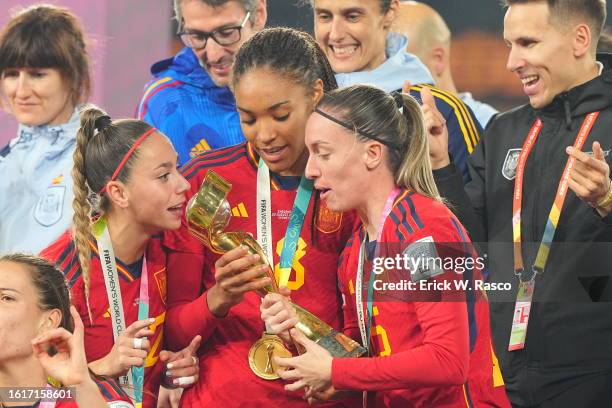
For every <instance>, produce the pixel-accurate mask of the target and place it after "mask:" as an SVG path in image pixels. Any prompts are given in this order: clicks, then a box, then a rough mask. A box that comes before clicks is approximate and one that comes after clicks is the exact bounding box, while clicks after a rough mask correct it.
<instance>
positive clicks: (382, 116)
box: [262, 85, 493, 407]
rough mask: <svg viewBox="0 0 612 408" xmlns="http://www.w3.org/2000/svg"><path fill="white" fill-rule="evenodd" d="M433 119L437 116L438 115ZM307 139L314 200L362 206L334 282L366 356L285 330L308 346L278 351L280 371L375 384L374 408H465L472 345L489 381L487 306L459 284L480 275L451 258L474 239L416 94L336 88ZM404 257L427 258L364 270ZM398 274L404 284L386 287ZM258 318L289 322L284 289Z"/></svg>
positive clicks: (276, 324) (311, 386)
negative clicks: (433, 157) (445, 197)
mask: <svg viewBox="0 0 612 408" xmlns="http://www.w3.org/2000/svg"><path fill="white" fill-rule="evenodd" d="M425 93H427V92H425ZM430 99H431V95H426V96H424V101H430ZM434 121H437V123H439V124H442V123H443V120H442V118H441V117H439V116H438V117H435V118H433V119H432V123H434ZM306 144H307V146H308V149H309V151H310V157H309V161H308V164H307V166H306V174H307V176H308V177H310V178H312V179H314V183H315V188H317V189H318V190H319V191H320V192H321V199H322V200H323V201H325V203H326V205H327V206H328V207H329V208H330V209H332V210H333V211H349V210H352V209H354V210H357V212H358V214H359V217H360V219H361V222H362V224H363V226H362V228H361V229H360V230H359V231H357V232H356V233H355V234H354V236H353V237H352V239H351V240H350V241H349V243H348V244H347V248H346V249H345V251H344V253H343V257H342V262H341V264H340V267H339V271H338V278H339V281H340V284H341V290H342V292H343V294H344V296H345V299H346V304H345V333H346V334H348V335H351V336H352V337H353V338H361V340H362V343H363V344H364V345H365V346H367V347H369V348H370V352H371V357H370V358H361V359H353V358H348V359H335V358H332V357H331V355H330V354H329V353H328V352H327V351H325V350H324V349H322V348H321V347H320V346H319V345H317V344H315V343H313V342H311V341H309V340H308V339H306V338H304V337H303V336H302V335H300V333H299V332H297V331H295V330H294V329H292V330H291V334H292V335H293V336H294V339H295V340H297V341H298V342H300V343H302V344H303V345H304V346H305V347H306V350H307V352H306V353H305V354H304V355H302V356H299V357H295V358H291V359H279V360H280V361H278V363H279V365H280V366H281V367H285V368H288V369H289V370H288V371H284V372H283V371H281V374H280V375H281V377H282V378H284V379H286V380H289V381H291V382H292V383H291V384H289V385H287V389H288V390H297V389H300V388H307V395H309V396H312V395H314V394H316V393H317V392H325V391H327V392H328V393H329V392H330V390H333V389H336V390H363V391H376V392H375V393H370V394H369V396H368V397H369V400H370V402H371V403H372V405H370V406H376V407H379V406H380V407H397V406H428V407H441V406H444V407H447V406H448V407H460V406H470V404H471V401H470V390H469V384H470V383H469V382H468V386H465V387H464V384H466V382H467V379H468V362H469V361H470V354H469V353H470V350H473V351H476V352H475V353H474V355H473V357H472V360H471V361H472V362H474V363H475V366H476V367H479V368H480V370H484V371H482V372H474V374H472V371H470V374H469V377H470V381H471V379H472V378H473V379H474V385H475V386H477V387H488V389H489V390H490V389H492V387H493V381H492V379H491V373H492V370H493V364H492V363H491V353H490V348H489V347H490V339H489V325H488V306H487V304H486V302H484V301H482V302H476V297H477V296H478V294H477V292H470V291H467V292H465V293H464V292H463V290H462V287H461V286H456V282H462V281H463V280H464V279H465V280H467V281H468V282H469V283H470V284H471V282H472V280H473V277H474V276H477V273H478V272H477V271H476V270H470V271H469V272H465V271H464V270H463V268H462V267H461V264H459V263H458V262H459V261H460V262H462V263H463V262H464V261H463V260H462V259H463V258H471V257H472V251H471V250H470V248H469V238H467V234H466V232H465V230H464V229H463V227H462V226H461V225H460V223H459V222H458V221H457V219H456V218H455V217H454V215H453V214H452V213H451V212H450V211H449V210H448V209H447V208H446V206H445V205H444V204H443V203H442V200H441V199H440V196H439V194H438V191H437V188H436V186H435V183H434V181H433V176H432V173H431V167H430V162H429V153H428V143H427V139H426V132H425V127H424V119H423V114H422V112H421V108H420V106H419V105H418V103H417V102H416V101H415V100H414V99H413V98H412V97H409V96H402V95H400V94H395V95H394V96H390V95H389V94H387V93H385V92H384V91H382V90H380V89H378V88H374V87H370V86H363V85H360V86H351V87H349V88H345V89H342V90H336V91H332V92H330V93H328V94H326V95H325V96H324V97H323V99H322V101H321V102H320V104H319V105H318V107H317V109H316V110H315V112H314V113H313V114H312V115H311V117H310V119H309V120H308V124H307V127H306ZM464 246H465V248H464ZM406 254H408V255H409V257H408V258H409V259H410V260H411V262H412V260H414V261H415V262H416V261H417V260H418V259H419V258H422V262H425V261H426V260H429V259H431V261H427V262H430V263H428V264H422V266H418V265H419V264H417V263H414V262H413V263H410V264H409V266H408V268H409V269H405V268H406V267H403V266H393V267H389V266H385V268H383V269H386V270H387V272H386V274H385V273H383V274H381V273H380V272H381V271H380V270H379V271H378V272H373V271H372V268H371V267H370V269H369V270H368V268H367V267H364V265H374V266H376V262H377V260H376V259H375V258H379V259H385V260H386V259H391V260H392V259H395V256H396V255H401V256H403V255H406ZM437 260H440V261H443V262H444V263H443V264H442V263H441V262H439V263H436V261H437ZM449 260H450V262H451V263H450V266H447V265H449V263H448V262H449ZM472 262H474V263H475V260H474V259H473V260H472ZM453 263H454V265H457V267H454V266H453ZM385 265H387V264H385ZM396 265H397V264H396ZM401 265H405V264H401ZM441 265H444V266H441ZM378 266H380V263H379V264H378ZM402 268H404V269H403V270H402ZM472 269H473V268H472ZM464 272H465V273H464ZM462 273H463V275H461V274H462ZM402 279H403V280H402ZM405 281H408V282H409V283H408V284H405V286H400V289H399V290H398V289H393V287H392V286H387V287H386V288H385V287H383V286H382V284H383V283H385V282H386V283H403V282H405ZM445 283H448V284H449V285H450V286H449V287H444V286H443V285H444V284H445ZM410 284H411V285H412V286H409V285H410ZM428 284H430V285H428ZM433 285H435V290H432V289H431V288H432V287H434V286H433ZM466 300H467V301H466ZM262 317H263V318H264V319H265V321H266V324H267V325H268V326H269V327H270V330H271V331H272V332H280V331H282V330H285V329H287V328H289V327H292V325H294V324H295V319H293V318H292V317H291V311H290V310H289V309H287V308H286V306H285V302H284V300H283V298H282V296H280V295H268V296H267V297H266V299H264V302H263V304H262ZM476 317H478V324H479V326H478V327H476V326H475V325H473V323H474V322H475V319H476ZM476 330H477V333H476V332H475V331H476ZM476 349H478V350H476ZM483 361H488V366H487V365H486V364H484V363H483ZM470 370H472V369H470ZM487 381H488V382H487ZM332 386H333V387H332ZM479 392H481V393H482V392H483V390H479ZM327 395H329V394H327ZM319 396H320V394H319Z"/></svg>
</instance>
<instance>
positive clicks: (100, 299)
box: [41, 231, 166, 407]
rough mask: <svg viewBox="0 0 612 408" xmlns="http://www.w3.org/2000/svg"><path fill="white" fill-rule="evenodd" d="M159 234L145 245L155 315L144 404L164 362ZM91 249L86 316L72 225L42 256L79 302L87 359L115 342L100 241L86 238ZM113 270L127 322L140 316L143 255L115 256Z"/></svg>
mask: <svg viewBox="0 0 612 408" xmlns="http://www.w3.org/2000/svg"><path fill="white" fill-rule="evenodd" d="M160 241H161V240H160V238H159V237H153V238H151V239H150V241H149V244H148V245H147V250H146V260H147V271H148V273H149V276H148V278H149V316H150V317H151V318H154V319H155V322H154V323H153V324H152V325H151V326H150V327H151V329H152V330H153V331H154V333H155V334H154V335H153V336H152V337H150V338H149V341H150V343H151V350H150V351H149V354H148V355H147V358H146V361H145V379H144V392H143V399H144V401H143V406H145V407H155V406H156V400H157V394H158V391H159V384H160V381H161V378H162V377H161V376H162V375H163V372H164V364H163V363H162V362H161V361H159V358H158V357H159V352H160V351H161V350H162V349H163V326H164V320H165V317H166V303H165V302H166V256H165V253H164V251H163V249H162V247H161V242H160ZM89 244H90V247H91V250H92V257H91V266H90V269H89V275H90V284H89V305H90V310H91V317H92V319H93V321H92V320H90V318H89V313H88V312H87V305H86V302H85V286H84V282H83V278H82V275H81V267H80V264H79V260H78V255H77V252H76V249H75V246H74V241H73V238H72V235H71V233H70V231H67V232H65V233H64V234H63V235H62V236H61V237H60V238H59V239H58V240H57V241H56V242H54V243H53V244H52V245H51V246H49V247H48V248H47V249H45V250H44V251H43V252H42V253H41V256H42V257H44V258H47V259H48V260H49V261H51V262H54V263H55V264H56V266H57V267H58V268H59V269H60V270H61V271H62V272H63V273H64V276H65V277H66V281H67V283H68V287H69V289H70V297H71V301H72V304H74V306H75V307H76V308H77V310H78V312H79V315H80V316H81V319H82V320H83V324H84V325H85V352H86V354H87V361H89V362H91V361H96V360H99V359H100V358H102V357H104V356H105V355H107V354H108V353H109V352H110V351H111V349H112V347H113V344H114V340H113V326H112V322H111V318H110V312H109V303H108V297H107V294H106V286H105V284H104V276H103V275H102V266H101V264H100V258H99V257H98V247H97V245H96V243H95V242H94V241H90V243H89ZM116 262H117V272H118V274H119V282H120V283H119V285H120V288H121V297H122V300H123V313H124V316H125V320H126V322H125V324H126V327H127V326H129V325H130V324H132V323H134V322H135V321H136V320H138V296H139V292H140V273H141V268H142V261H140V262H138V263H136V264H134V265H125V264H124V263H123V262H121V261H120V260H119V259H116Z"/></svg>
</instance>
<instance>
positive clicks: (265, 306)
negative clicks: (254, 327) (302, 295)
mask: <svg viewBox="0 0 612 408" xmlns="http://www.w3.org/2000/svg"><path fill="white" fill-rule="evenodd" d="M290 295H291V291H290V290H289V289H288V288H286V287H284V286H283V287H281V288H279V293H269V294H267V295H266V296H265V297H264V298H263V299H262V301H261V306H260V307H259V310H260V311H261V319H262V320H263V321H264V323H265V324H266V332H268V333H270V334H276V335H278V336H279V337H280V338H281V339H282V340H283V341H284V342H285V343H287V344H291V343H292V340H291V337H290V336H289V329H291V328H293V327H294V326H295V325H296V324H297V323H298V319H297V314H296V312H295V309H294V308H293V306H291V304H290V303H289V296H290Z"/></svg>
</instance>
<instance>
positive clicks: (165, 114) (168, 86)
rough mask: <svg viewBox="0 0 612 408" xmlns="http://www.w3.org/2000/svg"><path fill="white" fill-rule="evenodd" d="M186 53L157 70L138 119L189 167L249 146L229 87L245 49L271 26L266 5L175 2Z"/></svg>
mask: <svg viewBox="0 0 612 408" xmlns="http://www.w3.org/2000/svg"><path fill="white" fill-rule="evenodd" d="M174 8H175V13H176V18H177V20H178V22H179V30H180V32H179V36H180V39H181V40H182V41H183V44H184V45H185V48H183V49H182V50H181V51H180V52H179V53H178V54H177V55H175V56H174V57H173V58H170V59H167V60H163V61H160V62H157V63H156V64H154V65H153V67H152V68H151V72H152V73H153V76H154V78H153V79H152V80H151V81H150V82H149V84H148V85H147V87H146V90H145V93H144V96H143V98H142V101H141V103H140V106H139V109H138V117H139V118H140V119H142V120H144V121H146V122H148V123H149V124H151V125H153V126H155V127H156V128H158V129H159V130H160V131H162V132H164V134H166V135H167V136H168V137H169V138H170V140H171V141H172V144H173V145H174V147H175V149H176V150H177V152H178V154H179V164H181V165H182V164H185V163H186V162H187V161H188V160H189V159H190V158H192V157H194V156H196V155H197V154H198V153H200V152H202V151H205V150H209V149H216V148H221V147H226V146H231V145H234V144H237V143H241V142H243V141H244V137H243V136H242V131H241V129H240V120H239V117H238V113H237V112H236V104H235V101H234V95H233V94H232V91H231V90H230V89H229V87H228V85H229V83H230V80H231V75H232V69H233V66H234V60H235V55H236V53H237V52H238V49H239V48H240V46H241V45H242V44H243V43H244V42H245V41H246V40H248V39H249V38H251V37H252V36H253V34H255V33H256V32H257V31H259V30H261V29H262V28H263V27H264V25H265V22H266V2H265V1H264V0H226V1H223V0H222V1H219V0H214V1H212V0H190V1H181V0H175V2H174Z"/></svg>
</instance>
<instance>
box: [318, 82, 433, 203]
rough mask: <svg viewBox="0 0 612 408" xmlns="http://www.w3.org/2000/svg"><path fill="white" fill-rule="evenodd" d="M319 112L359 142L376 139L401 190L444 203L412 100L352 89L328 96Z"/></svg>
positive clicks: (369, 88)
mask: <svg viewBox="0 0 612 408" xmlns="http://www.w3.org/2000/svg"><path fill="white" fill-rule="evenodd" d="M318 108H319V109H322V110H326V111H330V112H333V114H334V115H335V117H336V118H338V119H340V120H343V121H345V123H346V124H347V125H348V126H349V127H351V128H354V129H355V135H356V137H357V139H358V140H360V141H362V142H364V141H367V140H372V139H373V138H372V137H368V136H367V135H374V137H375V140H378V141H380V142H381V143H383V144H384V145H385V146H386V150H387V152H388V154H387V164H388V166H389V169H390V170H391V172H392V173H393V176H394V179H395V184H396V185H397V186H398V187H404V188H410V189H412V190H414V191H415V192H417V193H419V194H422V195H424V196H427V197H430V198H433V199H434V200H437V201H442V198H441V197H440V193H439V192H438V188H437V187H436V183H435V181H434V178H433V174H432V170H431V163H430V161H429V142H428V140H427V134H426V131H425V125H424V119H423V112H422V110H421V106H420V105H419V103H418V102H417V101H416V100H415V99H414V98H413V97H411V96H410V95H405V94H399V93H394V94H393V95H390V94H388V93H386V92H385V91H383V90H382V89H379V88H375V87H372V86H368V85H353V86H350V87H347V88H342V89H338V90H334V91H331V92H329V93H327V94H325V96H324V97H323V99H322V100H321V102H320V103H319V106H318Z"/></svg>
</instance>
